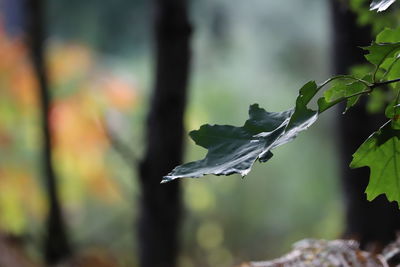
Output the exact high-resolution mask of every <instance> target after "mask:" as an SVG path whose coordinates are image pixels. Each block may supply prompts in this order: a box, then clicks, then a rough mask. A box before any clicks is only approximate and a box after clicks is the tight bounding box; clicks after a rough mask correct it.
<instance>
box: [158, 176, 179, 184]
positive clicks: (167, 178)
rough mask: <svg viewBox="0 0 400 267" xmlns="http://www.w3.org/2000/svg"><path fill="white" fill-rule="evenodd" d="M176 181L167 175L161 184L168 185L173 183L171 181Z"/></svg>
mask: <svg viewBox="0 0 400 267" xmlns="http://www.w3.org/2000/svg"><path fill="white" fill-rule="evenodd" d="M175 179H176V178H174V177H173V176H170V175H166V176H164V177H163V178H162V180H161V182H160V184H166V183H169V182H171V181H173V180H175Z"/></svg>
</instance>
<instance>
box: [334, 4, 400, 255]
mask: <svg viewBox="0 0 400 267" xmlns="http://www.w3.org/2000/svg"><path fill="white" fill-rule="evenodd" d="M331 10H332V18H333V63H334V72H335V74H345V73H348V71H349V67H351V66H353V65H355V64H357V63H363V62H365V60H364V57H363V52H362V50H361V49H359V48H358V47H359V46H365V45H369V44H370V42H371V40H372V37H371V34H370V30H369V28H365V27H364V28H361V27H359V26H358V25H357V23H356V16H355V15H354V14H353V13H352V12H350V11H349V10H348V8H347V6H346V5H344V2H342V1H338V0H331ZM363 102H364V103H363ZM342 110H343V109H341V111H342ZM338 120H339V123H338V124H339V136H340V156H341V176H342V184H343V189H344V195H345V208H346V229H345V236H346V237H351V238H355V239H358V240H359V241H360V243H361V246H362V247H363V248H371V247H373V248H372V249H378V250H379V248H380V247H382V246H383V245H385V244H387V243H388V242H390V241H391V240H393V239H394V238H395V234H396V231H398V230H399V229H400V211H399V209H398V208H397V205H395V204H394V203H389V202H388V201H387V199H386V198H385V197H384V196H379V197H378V198H376V199H375V200H374V201H372V202H369V201H367V200H366V195H365V193H364V191H365V188H366V186H367V184H368V178H369V169H368V168H361V169H355V170H351V169H350V168H349V163H350V162H351V159H352V157H351V155H352V154H353V153H354V152H355V151H356V150H357V148H358V147H359V146H360V145H361V144H362V142H363V141H364V140H365V139H366V138H367V137H368V136H369V135H370V134H371V133H372V132H373V131H376V130H377V129H378V128H379V127H380V126H381V125H382V124H383V123H384V122H385V118H384V117H383V116H377V115H371V114H368V113H367V112H366V109H365V101H362V104H361V105H357V106H356V107H355V108H353V109H352V110H351V111H349V112H348V113H347V114H346V115H344V116H340V118H339V119H338Z"/></svg>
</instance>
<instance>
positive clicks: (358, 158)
mask: <svg viewBox="0 0 400 267" xmlns="http://www.w3.org/2000/svg"><path fill="white" fill-rule="evenodd" d="M354 2H356V1H354ZM359 2H360V3H361V2H362V1H359ZM393 2H394V0H375V1H373V2H372V3H371V9H377V10H378V11H383V10H385V9H387V8H388V7H389V6H390V5H391V4H392V3H393ZM362 49H364V50H365V51H367V54H366V55H365V58H366V59H367V61H368V62H369V63H371V64H372V65H373V66H372V67H371V66H362V67H357V68H356V69H355V70H354V72H353V73H354V74H353V75H340V76H335V77H332V78H330V79H329V80H327V81H326V82H324V83H322V84H321V85H317V84H316V83H315V82H314V81H310V82H308V83H306V84H305V85H304V86H303V87H302V88H301V89H300V90H299V96H298V97H297V99H296V104H295V107H294V108H293V109H291V110H288V111H284V112H279V113H276V112H267V111H265V110H264V109H262V108H260V107H259V106H258V105H257V104H254V105H252V106H250V111H249V119H248V120H247V121H246V122H245V124H244V125H243V126H242V127H235V126H229V125H213V126H212V125H208V124H207V125H203V126H201V127H200V129H199V130H197V131H193V132H191V133H190V136H191V138H192V139H193V140H194V141H195V143H196V144H197V145H200V146H202V147H204V148H206V149H208V153H207V155H206V157H205V158H204V159H202V160H199V161H195V162H190V163H187V164H184V165H181V166H178V167H176V168H175V169H174V170H173V171H172V172H171V173H169V174H168V175H167V176H165V177H164V179H163V182H168V181H171V180H174V179H176V178H182V177H201V176H203V175H206V174H215V175H230V174H233V173H239V174H240V175H242V176H245V175H247V174H248V173H249V171H250V170H251V167H252V165H253V164H254V162H255V161H256V160H257V159H258V160H259V161H260V162H266V161H268V160H269V159H270V158H271V157H272V152H271V150H272V149H274V148H276V147H278V146H280V145H283V144H286V143H288V142H290V141H291V140H293V139H294V138H295V137H296V136H297V135H298V134H299V133H300V132H302V131H304V130H306V129H307V128H308V127H310V126H311V125H312V124H313V123H314V122H315V121H316V120H317V118H318V115H319V114H320V113H322V112H324V111H326V110H328V109H329V108H331V107H333V106H335V105H336V104H338V103H341V102H346V108H345V112H346V111H347V110H348V109H350V108H351V107H353V106H354V105H355V104H357V102H358V100H359V98H360V97H361V96H363V95H370V94H371V93H373V97H372V100H373V101H372V102H371V103H372V104H373V105H371V106H372V107H371V109H373V108H375V109H382V107H383V106H384V105H385V99H386V97H385V96H384V95H385V94H386V95H387V96H389V97H391V99H392V100H391V101H389V104H388V105H387V107H386V111H385V114H386V116H387V117H388V118H389V119H390V121H389V122H388V123H386V124H385V125H383V126H382V127H381V128H380V129H379V130H378V131H377V132H375V133H374V134H372V135H371V136H370V137H369V138H368V139H367V140H366V141H365V142H364V143H363V144H362V145H361V146H360V148H359V149H358V150H357V151H356V152H355V154H354V155H353V161H352V162H351V164H350V167H351V168H359V167H364V166H368V167H369V168H370V169H371V178H370V183H369V185H368V187H367V190H366V193H367V197H368V199H369V200H372V199H374V198H375V197H377V196H378V195H380V194H386V196H387V198H388V199H389V200H390V201H397V202H399V203H400V172H399V171H400V169H399V168H400V143H399V137H400V104H399V103H400V90H399V89H398V86H397V84H398V82H400V64H399V58H400V53H399V51H400V28H399V29H395V30H392V29H384V30H383V31H382V32H381V33H379V34H378V35H377V37H376V40H375V41H374V42H372V44H371V45H369V46H367V47H362ZM324 87H328V88H327V89H326V90H325V92H324V93H323V95H322V97H320V98H319V99H318V101H317V103H318V110H312V109H310V108H308V107H307V106H308V104H309V103H310V102H311V100H312V99H313V98H314V97H315V95H316V94H317V93H318V92H319V91H320V90H321V89H323V88H324ZM382 88H389V90H386V93H383V92H384V91H383V90H380V89H382ZM375 92H379V93H375ZM395 92H396V94H394V93H395ZM394 95H397V96H396V97H394Z"/></svg>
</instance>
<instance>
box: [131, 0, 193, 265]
mask: <svg viewBox="0 0 400 267" xmlns="http://www.w3.org/2000/svg"><path fill="white" fill-rule="evenodd" d="M154 7H155V48H156V57H155V64H156V70H155V84H154V90H153V95H152V99H151V104H150V112H149V115H148V118H147V135H146V151H145V156H144V159H143V161H142V162H141V163H140V184H141V189H142V199H141V213H140V218H139V233H138V235H139V247H140V248H139V250H140V265H141V266H142V267H173V266H175V261H176V255H177V252H178V229H179V228H180V221H181V209H182V208H181V190H180V185H179V183H178V182H175V181H174V182H171V183H168V184H160V182H161V179H162V177H163V176H164V175H166V174H167V173H168V172H169V171H171V170H172V169H173V168H174V167H175V166H177V165H179V164H180V163H181V160H182V151H183V139H182V137H183V132H184V128H183V115H184V109H185V104H186V90H187V89H186V88H187V83H188V77H189V63H190V47H189V46H190V45H189V39H190V33H191V26H190V24H189V21H188V15H187V3H186V1H185V0H155V1H154Z"/></svg>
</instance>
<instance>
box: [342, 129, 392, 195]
mask: <svg viewBox="0 0 400 267" xmlns="http://www.w3.org/2000/svg"><path fill="white" fill-rule="evenodd" d="M399 137H400V130H396V129H393V128H392V127H391V123H390V121H389V122H388V123H386V124H385V125H384V126H382V127H381V128H380V129H379V130H378V131H377V132H375V133H374V134H372V135H371V136H370V137H369V138H368V139H367V140H366V141H365V142H364V143H363V144H362V145H361V146H360V147H359V148H358V150H357V151H356V152H355V153H354V154H353V161H352V162H351V163H350V167H351V168H360V167H364V166H368V167H369V168H370V171H371V174H370V180H369V184H368V186H367V189H366V193H367V198H368V200H373V199H374V198H376V197H377V196H378V195H380V194H386V197H387V198H388V200H389V201H397V202H398V203H400V142H399Z"/></svg>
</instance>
